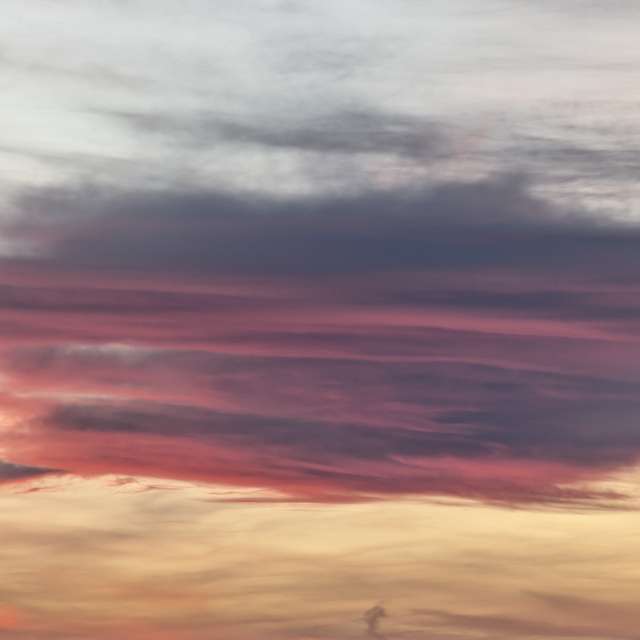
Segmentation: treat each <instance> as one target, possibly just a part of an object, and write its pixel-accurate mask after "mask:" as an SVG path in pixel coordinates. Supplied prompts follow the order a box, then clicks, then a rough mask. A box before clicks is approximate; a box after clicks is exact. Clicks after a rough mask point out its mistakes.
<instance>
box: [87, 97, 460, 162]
mask: <svg viewBox="0 0 640 640" xmlns="http://www.w3.org/2000/svg"><path fill="white" fill-rule="evenodd" d="M99 113H100V112H99ZM102 113H103V114H104V115H106V116H109V117H113V118H115V119H116V120H119V121H122V122H124V123H126V124H127V125H129V126H130V127H132V128H133V129H134V130H135V131H137V132H139V133H144V134H149V135H156V136H162V137H164V138H166V139H168V140H173V141H175V142H177V143H179V144H183V145H188V146H194V147H212V146H215V145H216V144H219V143H231V144H241V145H244V144H249V145H258V146H263V147H268V148H273V149H288V150H292V151H309V152H314V153H322V154H326V153H330V154H370V153H377V154H395V155H399V156H406V157H409V158H413V159H421V160H436V159H438V158H442V157H445V156H446V155H448V154H449V153H450V152H451V149H450V146H451V145H450V141H449V140H448V137H447V136H446V134H445V131H446V127H444V126H443V125H442V123H437V122H434V121H433V120H430V119H428V118H420V117H416V116H409V115H402V114H394V113H385V112H376V111H371V110H366V109H360V110H358V109H354V110H348V111H338V112H330V113H324V114H323V113H318V114H316V115H307V116H306V117H302V118H301V117H299V116H298V115H297V114H294V113H289V114H287V116H286V117H282V118H281V119H277V118H273V117H271V118H267V119H265V120H261V121H260V123H259V124H257V123H255V122H246V121H245V122H243V121H240V120H235V119H232V118H229V117H225V116H223V115H216V114H211V115H209V114H191V115H186V116H183V117H180V116H176V115H173V114H162V113H134V112H108V111H107V112H102Z"/></svg>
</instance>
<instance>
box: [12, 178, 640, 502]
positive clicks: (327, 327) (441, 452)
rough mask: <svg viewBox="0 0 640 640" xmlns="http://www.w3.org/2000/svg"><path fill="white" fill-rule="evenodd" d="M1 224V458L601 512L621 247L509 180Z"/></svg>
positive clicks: (625, 431)
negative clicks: (8, 249)
mask: <svg viewBox="0 0 640 640" xmlns="http://www.w3.org/2000/svg"><path fill="white" fill-rule="evenodd" d="M16 208H17V210H18V211H19V215H18V216H14V217H13V218H12V222H8V223H7V224H6V226H5V236H6V237H8V238H11V242H12V246H13V247H14V251H13V253H12V254H8V255H6V257H5V258H3V264H2V267H3V268H2V276H1V280H2V282H1V283H0V286H1V291H2V298H1V303H0V305H1V309H0V335H1V337H2V343H3V352H2V371H3V374H4V375H5V377H6V379H7V389H8V391H7V394H6V398H5V399H4V400H3V402H4V403H5V405H6V412H7V416H9V417H8V419H7V423H8V425H9V426H8V427H5V429H6V430H7V437H6V442H7V450H8V451H7V457H8V458H9V459H11V460H12V461H15V462H17V463H20V464H23V465H26V466H27V467H31V466H34V467H38V468H40V467H44V468H55V469H61V470H64V471H66V472H69V473H75V474H81V475H92V474H107V473H113V472H117V473H126V474H131V475H136V474H140V475H147V476H157V477H164V478H176V479H188V480H198V481H203V482H212V483H229V484H235V485H242V486H255V487H262V488H268V489H272V490H275V491H277V492H279V493H281V494H284V495H285V496H289V498H291V499H305V500H320V501H343V500H362V499H371V498H383V497H385V496H394V495H405V494H419V495H432V496H433V495H455V496H461V497H467V498H474V499H481V500H488V501H497V502H501V503H510V504H518V503H531V502H542V503H545V502H551V503H559V504H570V503H574V502H575V503H579V502H584V501H587V502H590V501H593V500H610V499H615V498H616V497H620V496H616V495H615V494H613V493H611V492H598V491H596V490H595V489H593V488H588V485H589V483H590V482H592V481H596V480H601V479H604V478H607V477H608V476H609V475H610V474H611V473H613V472H615V471H618V470H621V469H624V468H627V467H629V466H632V465H634V464H635V463H636V462H637V459H638V455H639V454H640V435H639V432H638V429H637V415H638V409H639V408H640V407H639V402H638V400H637V398H638V391H639V389H640V377H639V376H638V373H639V370H638V367H637V364H636V363H637V361H638V358H637V356H638V352H639V351H640V347H639V344H638V332H637V318H638V316H639V314H640V306H639V305H638V302H637V296H636V290H637V287H638V278H637V274H638V273H640V269H639V267H640V264H639V263H638V261H639V258H638V256H639V255H640V252H639V249H640V233H639V232H638V231H637V230H636V229H635V228H632V227H622V226H620V225H617V226H616V225H613V224H611V223H606V222H603V221H597V220H595V219H592V218H589V217H587V216H584V215H579V214H578V213H576V212H570V211H561V210H558V209H557V208H556V207H553V206H551V205H550V204H549V203H547V202H545V201H544V200H542V199H540V198H538V197H535V196H533V195H532V194H531V193H530V190H529V188H528V185H527V182H526V181H525V180H523V179H522V178H520V177H517V176H503V177H500V178H498V179H495V180H492V181H477V182H465V183H462V182H458V183H455V182H453V183H443V184H440V185H438V186H436V187H433V188H430V189H424V190H414V191H411V192H407V191H406V190H405V191H404V192H401V193H400V192H399V193H394V192H391V193H390V192H388V191H387V192H384V193H378V192H366V193H363V194H361V195H358V196H349V197H347V196H344V197H335V196H330V197H329V196H327V197H324V198H304V199H298V200H291V199H288V200H285V201H283V200H278V199H269V198H264V197H257V196H256V197H254V198H248V197H247V198H241V197H239V196H237V195H229V194H225V193H219V192H207V191H203V192H197V193H193V192H189V193H184V192H181V191H165V192H157V191H151V192H145V191H135V192H132V191H121V192H118V193H113V192H109V193H105V192H103V191H101V190H99V189H87V188H81V189H65V190H63V189H57V190H44V191H43V190H32V191H31V192H28V193H24V194H23V196H22V197H21V198H20V199H19V200H18V201H17V202H16Z"/></svg>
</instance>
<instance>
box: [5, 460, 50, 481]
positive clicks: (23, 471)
mask: <svg viewBox="0 0 640 640" xmlns="http://www.w3.org/2000/svg"><path fill="white" fill-rule="evenodd" d="M51 473H59V472H58V471H56V470H54V469H45V468H40V467H29V466H26V465H20V464H13V463H11V462H7V461H5V460H0V484H3V483H6V482H20V481H23V480H33V479H35V478H39V477H41V476H44V475H48V474H51Z"/></svg>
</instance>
